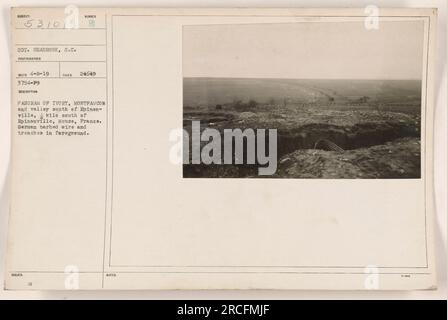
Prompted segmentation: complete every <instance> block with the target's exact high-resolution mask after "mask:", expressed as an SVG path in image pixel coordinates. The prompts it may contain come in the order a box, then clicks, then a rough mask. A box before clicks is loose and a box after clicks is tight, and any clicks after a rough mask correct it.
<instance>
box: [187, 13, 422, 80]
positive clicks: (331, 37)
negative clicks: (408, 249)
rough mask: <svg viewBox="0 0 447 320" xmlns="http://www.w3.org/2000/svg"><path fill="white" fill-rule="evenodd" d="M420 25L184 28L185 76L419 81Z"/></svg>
mask: <svg viewBox="0 0 447 320" xmlns="http://www.w3.org/2000/svg"><path fill="white" fill-rule="evenodd" d="M422 62H423V22H422V21H400V22H383V21H382V22H380V28H379V29H378V30H367V29H365V27H364V24H363V22H312V23H309V22H307V23H287V24H246V25H244V24H238V25H207V26H185V27H184V28H183V75H184V77H235V78H295V79H312V78H313V79H421V76H422Z"/></svg>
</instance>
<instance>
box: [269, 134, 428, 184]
mask: <svg viewBox="0 0 447 320" xmlns="http://www.w3.org/2000/svg"><path fill="white" fill-rule="evenodd" d="M420 147H421V146H420V142H419V139H418V138H403V139H397V140H394V141H392V142H388V143H386V144H383V145H376V146H372V147H369V148H359V149H353V150H346V151H343V152H336V151H325V150H309V149H307V150H297V151H295V152H292V153H290V154H288V155H285V156H283V157H282V158H281V159H280V160H279V163H278V171H277V173H276V175H277V176H278V177H287V178H326V179H331V178H345V179H353V178H420V165H421V159H420Z"/></svg>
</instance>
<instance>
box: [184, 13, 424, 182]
mask: <svg viewBox="0 0 447 320" xmlns="http://www.w3.org/2000/svg"><path fill="white" fill-rule="evenodd" d="M423 45H424V24H423V22H422V21H414V20H413V21H386V20H381V21H380V23H378V25H377V26H372V27H368V25H366V24H365V23H364V21H363V20H360V21H353V22H346V21H341V22H340V21H339V22H337V21H334V22H332V21H330V22H327V21H322V22H299V23H268V24H228V25H222V24H220V25H195V26H184V27H183V127H184V131H185V133H186V135H187V136H188V137H189V136H190V135H191V132H192V127H193V126H194V123H195V124H196V126H197V128H198V130H200V132H202V133H203V131H205V130H207V129H214V130H217V131H214V130H213V132H219V133H220V136H221V138H219V140H221V141H220V142H217V143H216V141H212V140H215V138H216V137H215V135H214V134H211V136H212V137H213V138H210V139H209V140H208V139H207V138H206V137H208V136H210V135H209V134H207V135H206V137H205V138H204V136H203V135H202V137H201V138H199V139H200V142H199V143H198V144H199V145H200V146H201V149H200V151H201V156H202V157H203V156H204V155H205V154H206V155H209V156H210V157H212V160H211V161H200V160H203V159H198V160H197V159H196V160H197V161H190V160H191V158H192V157H193V155H192V156H191V155H189V157H188V155H186V156H185V157H184V165H183V176H184V177H187V178H256V177H258V178H259V177H261V178H305V179H312V178H317V179H318V178H323V179H374V178H379V179H418V178H420V177H421V117H422V110H421V102H422V101H421V99H422V98H421V96H422V77H423V60H424V59H423V55H424V52H423ZM198 125H200V127H199V126H198ZM232 130H233V141H232V142H230V143H224V140H225V141H230V140H231V136H230V137H229V139H230V140H226V138H224V136H225V132H231V131H232ZM234 130H240V131H238V132H239V133H241V132H242V134H241V135H240V136H237V135H235V134H234V133H235V131H234ZM259 130H261V131H259ZM269 131H275V133H276V135H268V134H267V133H268V132H269ZM236 133H237V132H236ZM260 134H262V135H263V136H262V141H264V142H265V146H263V147H262V148H263V150H262V151H264V152H262V156H263V158H264V160H265V159H267V160H268V161H266V160H265V161H264V162H262V158H261V159H260V158H259V156H260V155H261V154H258V153H259V142H260V141H259V138H260V137H259V135H260ZM193 137H194V134H192V135H191V139H189V140H188V144H186V143H185V147H186V148H185V149H186V150H187V151H189V150H193V149H194V146H193V144H194V141H193V140H194V139H193ZM197 137H199V136H197ZM238 143H239V144H242V146H239V149H238V147H237V144H238ZM207 144H208V147H207V148H205V146H206V145H207ZM210 144H212V146H211V147H210V146H209V145H210ZM255 146H256V147H255ZM227 147H229V148H230V149H231V150H230V151H228V150H224V149H225V148H227ZM204 148H205V149H204ZM241 148H242V149H243V152H242V153H240V154H239V155H238V154H236V153H237V151H238V150H240V149H241ZM228 152H229V153H232V157H231V158H225V157H224V154H225V153H228ZM250 152H252V153H254V154H253V155H251V154H250ZM269 152H270V154H269ZM191 153H193V152H191ZM213 153H214V154H213ZM216 153H217V155H216ZM266 157H267V158H266ZM213 160H214V161H213ZM226 160H229V161H226ZM273 162H275V163H273ZM266 166H270V169H271V170H268V174H264V175H262V174H260V173H259V170H258V169H259V167H266Z"/></svg>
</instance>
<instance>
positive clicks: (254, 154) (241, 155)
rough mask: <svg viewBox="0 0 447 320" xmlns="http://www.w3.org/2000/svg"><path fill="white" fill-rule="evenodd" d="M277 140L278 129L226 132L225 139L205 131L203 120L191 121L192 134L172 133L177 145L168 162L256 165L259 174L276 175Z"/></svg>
mask: <svg viewBox="0 0 447 320" xmlns="http://www.w3.org/2000/svg"><path fill="white" fill-rule="evenodd" d="M266 131H268V139H266ZM277 140H278V138H277V130H276V129H267V130H266V129H256V131H255V130H254V129H245V130H243V131H242V130H241V129H237V128H236V129H224V130H223V139H222V137H221V132H220V131H219V130H217V129H212V128H205V129H203V131H202V130H201V128H200V121H191V133H189V132H188V131H187V130H185V129H174V130H172V131H171V132H170V135H169V141H171V142H175V144H174V145H173V146H172V147H171V149H170V152H169V159H170V161H171V162H172V163H174V164H190V163H191V164H206V165H209V164H230V165H231V164H236V165H241V164H251V165H254V164H256V165H259V167H258V174H259V175H273V174H275V172H276V169H277V160H278V156H277V142H278V141H277ZM244 141H245V142H246V143H244ZM202 142H204V143H202ZM190 146H191V148H190ZM233 146H234V148H233ZM244 146H245V148H244ZM190 149H191V154H190ZM222 149H223V154H222ZM267 149H268V152H267Z"/></svg>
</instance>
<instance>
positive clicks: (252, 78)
mask: <svg viewBox="0 0 447 320" xmlns="http://www.w3.org/2000/svg"><path fill="white" fill-rule="evenodd" d="M185 78H187V79H241V80H244V79H251V80H335V81H339V80H361V81H422V79H402V78H393V79H365V78H338V79H337V78H273V77H259V78H255V77H187V76H183V79H185Z"/></svg>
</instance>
